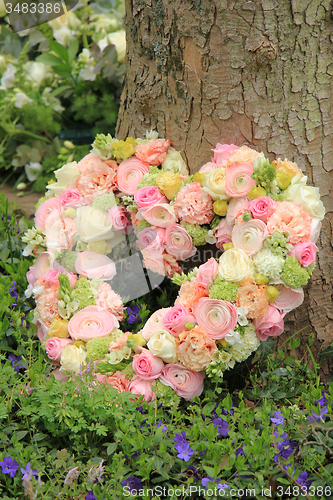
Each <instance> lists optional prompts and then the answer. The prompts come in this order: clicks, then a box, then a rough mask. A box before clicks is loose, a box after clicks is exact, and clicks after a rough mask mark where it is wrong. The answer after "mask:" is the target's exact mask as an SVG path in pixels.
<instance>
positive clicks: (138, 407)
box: [135, 405, 144, 415]
mask: <svg viewBox="0 0 333 500" xmlns="http://www.w3.org/2000/svg"><path fill="white" fill-rule="evenodd" d="M135 409H136V411H138V412H139V413H141V415H143V414H144V411H143V407H142V405H141V406H137V407H136V408H135Z"/></svg>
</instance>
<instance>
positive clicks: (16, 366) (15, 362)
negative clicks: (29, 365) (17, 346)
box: [8, 354, 23, 373]
mask: <svg viewBox="0 0 333 500" xmlns="http://www.w3.org/2000/svg"><path fill="white" fill-rule="evenodd" d="M8 359H10V360H11V362H12V366H13V367H14V370H15V371H16V372H17V373H18V372H19V371H20V369H21V368H23V365H19V364H18V363H19V362H20V361H21V359H22V358H21V356H15V354H10V355H9V356H8Z"/></svg>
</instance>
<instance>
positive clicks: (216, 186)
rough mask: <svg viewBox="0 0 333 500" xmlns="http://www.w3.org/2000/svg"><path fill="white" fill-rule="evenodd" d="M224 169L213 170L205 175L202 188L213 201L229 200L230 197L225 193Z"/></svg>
mask: <svg viewBox="0 0 333 500" xmlns="http://www.w3.org/2000/svg"><path fill="white" fill-rule="evenodd" d="M225 176H226V169H225V168H222V167H217V168H213V169H212V170H209V171H208V172H206V173H205V177H204V179H203V181H202V187H203V189H204V191H206V193H208V194H210V196H211V197H212V198H213V200H229V199H230V196H228V195H227V194H226V193H225Z"/></svg>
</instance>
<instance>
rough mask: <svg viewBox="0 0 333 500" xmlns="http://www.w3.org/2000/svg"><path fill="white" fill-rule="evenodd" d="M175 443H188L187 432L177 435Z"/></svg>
mask: <svg viewBox="0 0 333 500" xmlns="http://www.w3.org/2000/svg"><path fill="white" fill-rule="evenodd" d="M175 443H176V445H178V444H183V443H187V441H186V432H184V431H181V433H180V434H176V435H175Z"/></svg>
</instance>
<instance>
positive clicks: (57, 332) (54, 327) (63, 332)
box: [48, 318, 68, 339]
mask: <svg viewBox="0 0 333 500" xmlns="http://www.w3.org/2000/svg"><path fill="white" fill-rule="evenodd" d="M48 336H49V337H58V338H59V339H66V338H67V337H68V320H67V319H60V318H55V319H54V320H53V321H52V323H51V326H50V328H49V331H48Z"/></svg>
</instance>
